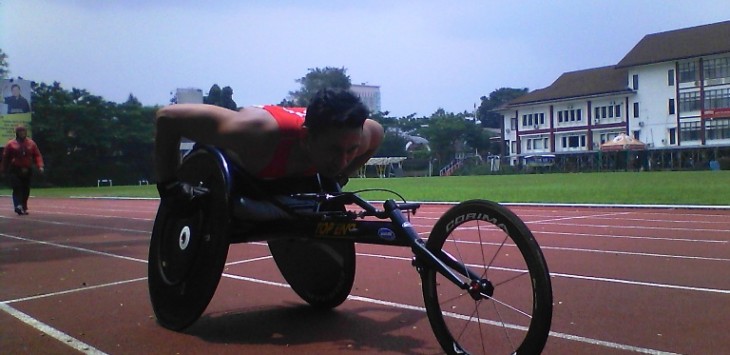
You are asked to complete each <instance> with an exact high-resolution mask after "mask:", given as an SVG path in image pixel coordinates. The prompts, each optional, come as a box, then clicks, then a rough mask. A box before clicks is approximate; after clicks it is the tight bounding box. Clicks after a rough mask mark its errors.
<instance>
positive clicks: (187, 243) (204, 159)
mask: <svg viewBox="0 0 730 355" xmlns="http://www.w3.org/2000/svg"><path fill="white" fill-rule="evenodd" d="M221 167H222V165H221V160H219V159H218V157H216V156H215V155H214V154H212V153H211V152H210V151H208V150H205V149H199V150H196V151H194V152H192V153H191V154H189V155H188V156H187V157H186V158H185V160H184V161H183V164H182V165H181V166H180V169H179V171H178V178H179V179H180V180H181V181H185V182H187V183H190V184H195V185H202V186H203V187H206V188H208V189H209V190H210V193H209V195H208V196H206V197H205V199H204V200H203V201H202V202H201V203H200V205H199V206H198V208H197V209H196V211H194V212H192V213H191V214H189V215H187V216H179V215H177V214H174V213H172V212H171V208H170V207H169V206H166V205H165V204H164V203H161V204H160V207H159V210H158V212H157V217H156V218H155V224H154V227H153V230H152V238H151V241H150V249H149V264H148V286H149V293H150V300H151V302H152V308H153V310H154V312H155V316H156V317H157V322H158V323H159V324H160V325H162V326H163V327H165V328H168V329H171V330H176V331H179V330H182V329H184V328H186V327H188V326H189V325H191V324H192V323H193V322H195V321H196V320H197V319H198V318H199V317H200V315H201V314H202V313H203V311H205V308H206V307H207V306H208V303H210V300H211V298H212V297H213V294H214V293H215V290H216V288H217V287H218V282H219V281H220V278H221V274H222V273H223V268H224V266H225V261H226V257H227V255H228V247H229V241H228V237H229V233H230V232H229V228H230V227H229V226H230V217H229V211H230V210H229V205H228V191H229V188H228V182H227V180H228V177H227V174H225V173H224V170H222V168H221Z"/></svg>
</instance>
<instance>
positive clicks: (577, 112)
mask: <svg viewBox="0 0 730 355" xmlns="http://www.w3.org/2000/svg"><path fill="white" fill-rule="evenodd" d="M582 112H583V110H581V109H577V110H575V119H576V120H578V121H582V120H583V113H582Z"/></svg>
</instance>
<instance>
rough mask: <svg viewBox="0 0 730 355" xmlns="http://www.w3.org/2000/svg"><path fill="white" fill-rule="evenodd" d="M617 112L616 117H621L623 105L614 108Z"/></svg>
mask: <svg viewBox="0 0 730 355" xmlns="http://www.w3.org/2000/svg"><path fill="white" fill-rule="evenodd" d="M614 107H615V110H614V111H616V117H621V105H616V106H614Z"/></svg>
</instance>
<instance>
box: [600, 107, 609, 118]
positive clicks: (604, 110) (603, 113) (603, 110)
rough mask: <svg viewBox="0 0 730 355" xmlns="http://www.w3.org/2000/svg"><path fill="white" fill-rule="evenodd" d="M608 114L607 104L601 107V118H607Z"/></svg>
mask: <svg viewBox="0 0 730 355" xmlns="http://www.w3.org/2000/svg"><path fill="white" fill-rule="evenodd" d="M606 117H608V115H606V106H603V107H601V118H606Z"/></svg>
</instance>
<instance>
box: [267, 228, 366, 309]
mask: <svg viewBox="0 0 730 355" xmlns="http://www.w3.org/2000/svg"><path fill="white" fill-rule="evenodd" d="M269 250H270V251H271V255H272V256H273V257H274V261H276V265H277V266H278V268H279V271H281V274H282V276H284V279H285V280H286V281H287V283H289V286H291V288H292V289H293V290H294V292H296V294H297V295H299V297H301V298H302V299H303V300H304V301H306V302H307V303H309V304H310V305H311V306H313V307H315V308H323V309H328V308H334V307H337V306H339V305H340V304H341V303H342V302H344V301H345V300H346V299H347V296H349V295H350V291H351V290H352V284H353V282H354V281H355V245H354V244H353V242H351V241H340V240H313V239H277V240H270V241H269Z"/></svg>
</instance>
